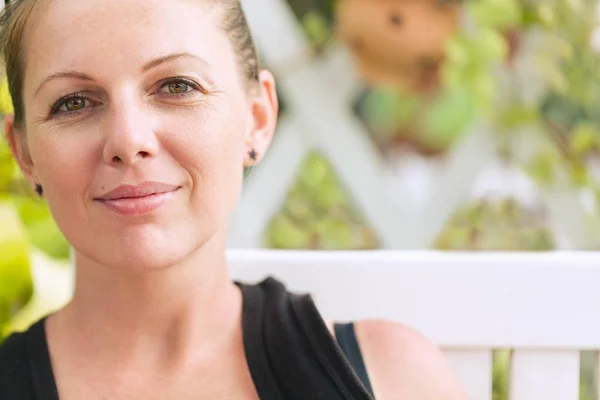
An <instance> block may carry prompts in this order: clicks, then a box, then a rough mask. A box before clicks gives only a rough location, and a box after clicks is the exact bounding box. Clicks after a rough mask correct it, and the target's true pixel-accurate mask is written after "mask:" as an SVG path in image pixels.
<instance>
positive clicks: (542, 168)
mask: <svg viewBox="0 0 600 400" xmlns="http://www.w3.org/2000/svg"><path fill="white" fill-rule="evenodd" d="M526 170H527V171H528V172H529V174H530V175H531V176H532V177H533V178H534V179H535V180H536V181H537V182H538V183H539V184H541V185H550V184H551V183H552V182H553V181H554V176H555V174H556V157H554V155H553V154H550V153H549V152H545V153H540V154H538V155H537V156H536V157H535V158H534V159H533V161H532V162H531V163H530V165H529V166H528V168H526Z"/></svg>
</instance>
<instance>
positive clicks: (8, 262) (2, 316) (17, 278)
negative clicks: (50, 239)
mask: <svg viewBox="0 0 600 400" xmlns="http://www.w3.org/2000/svg"><path fill="white" fill-rule="evenodd" d="M0 226H2V229H0V339H2V338H1V336H2V332H3V327H4V326H5V325H6V324H7V323H8V322H9V320H10V318H12V317H13V316H14V315H15V313H16V312H17V311H18V310H19V309H20V308H21V307H23V306H24V305H25V304H27V302H28V301H29V300H30V298H31V296H32V294H33V282H32V277H31V272H30V268H29V264H30V261H29V251H30V247H29V241H28V238H27V234H26V232H25V229H24V226H23V224H22V223H21V221H20V220H19V217H18V215H17V213H16V211H15V209H14V207H13V206H12V205H11V204H10V203H8V202H6V201H0Z"/></svg>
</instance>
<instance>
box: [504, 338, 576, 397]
mask: <svg viewBox="0 0 600 400" xmlns="http://www.w3.org/2000/svg"><path fill="white" fill-rule="evenodd" d="M510 382H511V384H510V400H540V399H544V400H578V399H579V352H577V351H560V350H556V351H551V350H544V351H528V350H518V351H515V352H514V354H513V358H512V365H511V378H510Z"/></svg>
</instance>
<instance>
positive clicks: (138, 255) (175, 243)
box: [81, 229, 210, 275]
mask: <svg viewBox="0 0 600 400" xmlns="http://www.w3.org/2000/svg"><path fill="white" fill-rule="evenodd" d="M205 236H210V235H205V234H201V233H200V234H198V235H194V234H193V233H190V232H186V234H183V233H177V232H168V231H166V230H164V229H150V230H148V229H141V230H139V229H138V230H133V231H128V232H126V231H122V232H120V233H119V234H114V235H110V236H104V237H103V238H102V239H97V240H96V241H95V242H94V243H92V246H89V243H88V246H86V247H88V249H89V251H81V253H82V254H83V255H84V256H87V255H88V254H89V257H88V258H90V259H92V260H93V261H94V262H95V263H97V264H100V265H102V266H106V267H109V268H112V269H114V270H119V271H121V272H124V273H127V274H132V275H142V274H147V273H152V272H156V271H160V270H163V269H166V268H169V267H171V266H173V265H177V264H179V263H181V262H182V261H184V260H186V259H187V258H189V257H190V255H191V254H192V253H194V252H196V251H198V249H200V248H202V247H203V246H204V244H205V243H206V242H207V241H208V239H207V240H203V238H204V237H205ZM82 250H83V249H82Z"/></svg>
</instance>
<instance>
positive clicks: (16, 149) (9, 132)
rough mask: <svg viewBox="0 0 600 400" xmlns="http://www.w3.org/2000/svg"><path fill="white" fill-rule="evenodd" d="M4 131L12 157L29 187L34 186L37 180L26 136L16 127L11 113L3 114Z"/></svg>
mask: <svg viewBox="0 0 600 400" xmlns="http://www.w3.org/2000/svg"><path fill="white" fill-rule="evenodd" d="M4 132H5V135H6V140H7V142H8V147H9V148H10V151H11V153H12V155H13V157H14V158H15V160H17V164H19V167H20V168H21V171H22V172H23V175H25V178H26V179H27V181H28V182H29V184H30V185H31V187H34V186H35V184H36V183H38V182H39V180H38V179H37V177H36V175H35V170H34V168H33V162H32V161H31V155H30V153H29V147H28V146H27V137H26V135H25V131H24V130H22V129H20V128H18V127H17V125H16V124H15V116H14V115H13V114H7V115H5V116H4Z"/></svg>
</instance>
